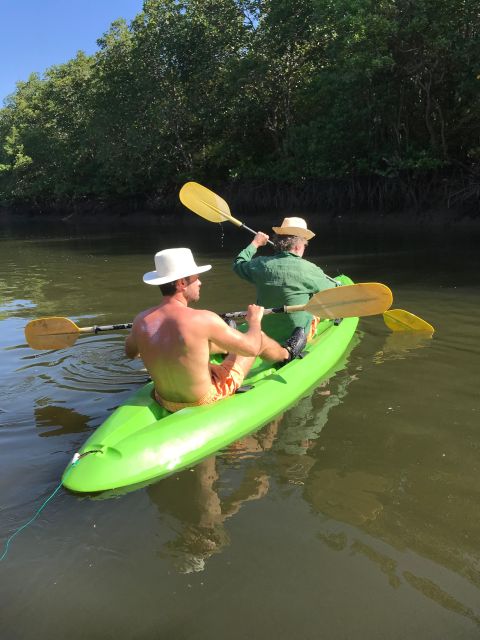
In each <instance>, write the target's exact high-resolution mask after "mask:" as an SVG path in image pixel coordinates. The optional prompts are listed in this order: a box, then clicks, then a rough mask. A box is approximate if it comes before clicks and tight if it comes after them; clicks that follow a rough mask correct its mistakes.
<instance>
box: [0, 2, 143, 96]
mask: <svg viewBox="0 0 480 640" xmlns="http://www.w3.org/2000/svg"><path fill="white" fill-rule="evenodd" d="M142 5H143V2H142V0H0V107H1V106H2V104H3V100H4V98H5V97H6V96H7V95H8V94H10V93H13V92H14V91H15V83H16V82H17V81H18V80H27V79H28V76H29V75H30V73H32V72H34V71H37V72H38V73H43V72H44V71H45V69H47V68H48V67H51V66H52V65H54V64H62V63H63V62H66V61H67V60H70V59H71V58H73V57H74V56H75V55H76V53H77V51H78V50H79V49H82V50H83V51H85V53H87V54H91V53H93V52H94V51H96V49H97V45H96V40H97V38H99V37H100V36H101V35H102V34H103V33H105V31H107V30H108V28H109V26H110V24H111V23H112V22H113V21H114V20H116V19H117V18H125V19H126V20H127V22H130V20H132V18H134V17H135V16H136V15H137V14H138V13H140V11H141V10H142Z"/></svg>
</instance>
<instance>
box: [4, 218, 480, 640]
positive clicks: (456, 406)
mask: <svg viewBox="0 0 480 640" xmlns="http://www.w3.org/2000/svg"><path fill="white" fill-rule="evenodd" d="M274 221H275V222H276V220H274ZM251 224H252V226H253V225H254V224H255V223H251ZM223 226H225V225H223ZM312 226H316V227H317V228H318V227H319V226H321V224H320V222H317V223H316V225H313V224H312ZM325 226H326V227H327V228H326V229H325V230H324V231H323V232H321V233H319V234H318V236H317V238H315V240H314V241H313V242H312V243H311V245H310V247H309V249H308V251H309V254H308V256H307V257H308V258H310V259H311V260H313V261H315V262H317V263H318V264H320V265H321V266H322V267H323V268H324V269H325V271H326V272H327V273H329V274H330V275H332V276H335V275H337V274H339V273H346V274H348V275H350V276H351V277H352V278H353V279H354V280H356V281H364V282H367V281H378V282H384V283H385V284H388V285H389V286H390V287H391V288H392V290H393V293H394V307H399V308H403V309H407V310H409V311H411V312H413V313H416V314H417V315H419V316H421V317H423V318H425V319H426V320H428V321H429V322H430V323H431V324H433V325H434V327H435V328H436V332H435V334H434V336H433V338H431V339H429V338H426V337H424V336H421V335H418V334H407V335H399V334H393V333H392V332H390V331H389V330H388V329H387V327H386V326H385V324H384V323H383V320H382V317H381V316H376V317H370V318H363V319H361V321H360V323H359V327H358V330H357V333H356V336H355V339H354V340H353V341H352V343H351V345H350V348H349V349H348V351H347V353H346V354H345V356H344V357H343V358H342V359H341V360H340V361H339V363H338V365H337V367H336V370H335V371H334V372H333V373H332V375H331V377H330V378H328V379H325V380H319V382H318V385H317V387H316V388H315V389H314V390H313V391H311V392H309V393H308V395H307V396H306V397H304V398H300V399H299V400H298V402H297V403H296V405H295V406H293V407H292V408H291V409H289V410H288V411H286V412H285V413H284V414H283V415H280V416H278V419H277V420H275V421H274V422H272V423H270V424H268V425H265V427H263V428H262V429H261V430H260V431H257V432H256V433H254V434H251V435H250V436H249V437H246V438H244V439H243V440H241V441H239V442H236V443H235V444H233V445H232V446H231V447H228V448H227V449H225V450H222V451H220V452H219V453H218V454H217V455H216V456H214V457H211V458H209V459H206V460H204V461H203V462H202V463H200V464H199V465H197V466H196V467H195V468H193V469H187V470H185V471H183V472H181V473H177V474H175V475H173V476H171V477H169V478H167V479H165V480H161V481H158V482H156V483H155V482H153V483H152V484H151V485H149V486H146V487H144V488H140V489H137V490H135V491H123V492H113V493H107V494H103V495H102V494H100V495H97V496H78V495H74V494H71V493H69V492H68V491H66V490H64V489H62V488H60V489H59V491H58V492H57V493H56V494H55V496H54V497H53V498H52V499H51V501H50V502H49V503H48V504H47V505H46V507H45V509H44V510H43V511H42V512H41V513H40V514H39V516H38V518H37V519H36V520H34V521H33V522H30V523H29V524H28V526H26V527H25V528H24V529H23V530H22V531H21V532H19V533H18V535H17V536H16V537H15V538H14V539H13V540H12V541H11V543H10V545H9V547H8V553H6V555H5V547H4V545H5V544H6V543H7V541H8V539H9V537H10V536H11V535H12V534H13V533H14V532H15V531H16V530H17V529H18V528H19V527H21V526H22V525H24V524H26V523H27V522H28V521H29V520H30V519H31V518H33V516H34V515H35V513H36V511H37V509H39V508H40V507H41V505H42V504H43V503H44V502H45V501H46V500H47V499H48V498H49V496H51V494H52V493H53V492H54V491H55V489H56V488H57V487H58V485H59V482H60V477H61V474H62V472H63V469H64V468H65V466H66V465H67V463H68V462H69V460H70V459H71V456H72V454H73V453H74V452H75V451H76V450H77V449H78V448H79V447H80V445H81V444H82V443H83V442H84V441H85V440H86V439H87V437H88V436H89V435H90V434H91V433H92V432H93V430H94V429H95V428H96V427H97V426H98V425H99V424H100V423H101V422H102V421H103V420H105V418H106V417H107V416H108V415H109V414H110V413H111V412H112V411H113V409H114V408H115V407H116V406H118V405H119V404H120V403H122V402H123V401H124V400H125V399H126V398H127V397H128V396H129V395H130V394H131V393H132V392H133V391H134V390H136V389H137V388H138V387H139V385H141V384H142V383H143V382H144V381H145V379H146V376H145V373H144V372H143V371H142V370H141V364H140V363H139V362H133V363H132V362H130V361H127V360H126V359H125V358H124V355H123V340H124V337H125V332H123V333H122V332H117V333H113V332H112V333H105V334H101V335H98V336H85V337H81V338H79V339H78V340H77V342H76V343H75V345H74V346H71V347H69V348H66V349H62V350H58V351H33V350H32V349H30V348H29V347H28V345H27V344H26V343H25V338H24V334H23V330H24V326H25V324H26V323H27V322H28V321H29V320H32V319H34V318H39V317H44V316H55V315H57V316H66V317H69V318H72V319H73V320H74V321H75V322H77V324H79V325H80V326H81V325H92V324H110V323H120V322H129V321H131V320H132V319H133V317H134V316H135V314H136V313H137V312H138V311H140V310H142V309H144V308H146V307H149V306H152V305H154V304H155V303H156V302H157V300H158V299H159V297H158V296H159V295H160V294H159V292H158V290H157V289H156V288H154V287H148V286H146V285H144V284H143V283H142V281H141V278H142V275H143V273H144V272H146V271H149V270H151V269H152V268H153V254H154V253H155V251H157V250H159V249H162V248H167V247H169V246H189V247H191V248H192V249H193V250H194V253H195V255H196V257H197V258H198V261H199V262H200V263H201V262H202V261H203V262H209V263H211V264H213V269H212V270H211V271H210V272H208V273H207V274H204V276H202V282H203V287H202V299H201V306H203V307H205V308H210V309H213V310H214V311H218V312H220V311H235V310H240V309H244V308H245V306H246V304H247V303H248V302H253V301H254V300H253V297H254V296H253V290H252V288H251V287H250V286H249V285H248V284H247V283H245V282H242V281H240V280H239V279H238V278H236V276H235V275H234V274H233V273H232V271H231V259H232V257H233V256H234V255H235V254H236V253H237V252H238V250H240V249H241V248H242V247H243V246H245V245H246V244H248V241H249V236H248V234H247V233H245V232H244V231H241V230H238V229H236V228H234V227H231V228H225V229H223V227H220V226H217V225H213V224H210V225H208V223H206V222H203V221H199V223H198V224H197V225H194V224H191V222H190V220H188V221H182V222H181V223H179V224H178V225H177V226H176V227H175V228H165V227H162V225H161V224H160V223H159V222H156V223H150V224H144V225H140V224H138V225H137V226H133V225H131V226H129V227H126V226H125V224H124V223H121V222H119V223H115V224H113V225H111V227H110V228H105V227H97V226H96V225H94V224H93V223H90V224H80V222H79V221H78V222H77V221H76V223H75V224H69V223H68V222H65V223H64V224H61V225H60V226H58V227H47V226H46V225H44V224H41V223H36V224H34V223H31V222H30V223H28V225H24V226H12V225H11V224H7V223H5V224H4V226H3V228H2V229H1V231H0V390H1V393H0V555H1V554H2V553H4V557H3V560H2V561H1V562H0V638H1V640H30V639H34V638H35V639H37V638H50V639H52V640H57V639H58V640H60V639H62V640H63V639H65V638H68V639H69V640H77V639H84V638H85V639H89V640H96V639H98V640H105V639H110V638H112V639H113V638H115V640H123V639H125V640H126V639H134V640H137V639H138V640H150V639H159V638H162V639H163V638H165V639H172V640H177V639H178V640H183V639H185V640H186V639H188V640H197V639H198V640H204V639H205V640H207V639H208V640H217V639H218V640H220V639H223V638H229V640H235V639H240V638H242V639H243V638H245V639H247V638H248V639H256V638H259V639H260V638H261V639H263V638H275V639H278V640H290V639H293V638H299V639H302V640H303V639H312V640H314V639H317V638H325V639H329V640H330V639H332V640H337V639H347V638H355V639H365V640H375V639H377V638H378V639H397V638H398V639H404V638H420V639H422V640H424V639H430V638H431V639H432V640H433V639H435V640H438V639H444V638H445V639H449V640H456V639H460V638H468V639H470V638H472V639H473V638H478V637H479V635H480V420H479V418H480V395H479V391H478V385H479V382H480V376H479V374H480V366H479V355H480V341H479V338H480V329H479V313H478V311H479V293H480V258H479V256H478V249H477V246H478V234H477V233H472V232H471V231H460V230H458V229H457V230H455V229H436V230H432V229H426V228H417V229H416V230H410V231H408V230H401V231H400V230H399V229H397V230H393V229H390V230H389V231H387V230H382V229H381V228H379V229H376V230H369V231H367V230H365V229H364V228H362V227H361V226H360V225H359V226H358V227H357V228H356V229H351V228H350V227H348V226H346V228H342V227H341V226H338V225H337V226H336V227H335V228H330V227H328V226H327V225H325Z"/></svg>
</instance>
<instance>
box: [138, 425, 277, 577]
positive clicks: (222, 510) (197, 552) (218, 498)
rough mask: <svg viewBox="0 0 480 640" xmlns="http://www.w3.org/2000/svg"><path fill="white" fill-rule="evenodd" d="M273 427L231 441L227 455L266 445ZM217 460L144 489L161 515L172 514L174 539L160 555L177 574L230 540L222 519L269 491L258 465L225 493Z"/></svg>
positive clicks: (196, 567)
mask: <svg viewBox="0 0 480 640" xmlns="http://www.w3.org/2000/svg"><path fill="white" fill-rule="evenodd" d="M276 428H277V425H276V423H275V422H273V423H272V424H270V425H267V427H265V428H264V429H261V431H260V432H258V433H257V434H255V436H248V437H246V438H242V440H240V441H238V442H237V443H235V445H234V446H233V447H232V448H231V449H230V448H229V449H228V451H227V452H226V455H227V457H234V456H235V455H236V454H239V455H241V456H245V455H247V456H248V455H253V454H254V453H255V452H258V451H260V450H265V448H266V447H267V448H268V446H269V445H268V443H271V442H272V441H273V438H274V435H275V432H276ZM219 463H220V458H218V459H217V458H216V457H215V456H211V457H210V458H207V459H206V460H203V461H202V462H201V463H199V464H198V465H197V466H196V467H194V468H193V469H189V470H188V471H184V472H182V473H179V474H176V475H174V476H171V477H170V478H165V479H164V480H162V481H161V482H159V483H157V484H156V485H152V486H150V487H148V489H147V493H148V495H149V497H150V499H151V500H152V502H153V503H154V504H155V505H156V506H157V508H158V509H159V511H160V513H161V514H168V515H170V516H173V517H174V518H175V524H174V526H173V527H172V528H173V529H174V531H175V537H174V538H173V540H170V541H168V542H167V543H166V544H165V546H164V548H163V550H162V554H163V555H165V556H167V557H170V558H172V559H173V562H174V565H175V567H176V569H177V570H178V571H179V572H180V573H192V572H198V571H203V570H204V568H205V564H206V561H207V560H208V558H210V557H211V556H213V555H214V554H217V553H220V552H221V551H222V549H223V548H224V547H225V546H227V545H228V544H229V543H230V538H229V535H228V533H227V530H226V527H225V522H226V520H227V519H228V518H231V517H232V516H234V515H235V514H237V513H238V512H239V511H240V509H241V507H242V505H243V504H244V503H246V502H250V501H252V500H259V499H260V498H262V497H263V496H265V495H266V493H267V492H268V489H269V479H268V475H267V474H266V473H265V472H264V471H261V470H259V468H258V467H257V466H254V467H251V468H247V469H246V470H245V472H244V474H243V477H242V479H241V481H240V483H239V485H238V487H237V488H236V489H234V490H232V491H230V493H229V494H228V495H223V493H221V492H220V490H219V489H220V488H219V486H218V480H219V475H218V470H217V467H218V465H219Z"/></svg>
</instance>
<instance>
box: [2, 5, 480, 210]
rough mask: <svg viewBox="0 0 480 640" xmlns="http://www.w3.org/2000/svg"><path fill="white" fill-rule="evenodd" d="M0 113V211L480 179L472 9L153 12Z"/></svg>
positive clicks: (479, 33)
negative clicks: (316, 185)
mask: <svg viewBox="0 0 480 640" xmlns="http://www.w3.org/2000/svg"><path fill="white" fill-rule="evenodd" d="M98 45H99V50H98V52H97V53H96V54H95V55H93V56H86V55H85V54H83V53H81V52H80V53H79V54H78V55H77V56H76V57H75V58H74V59H73V60H71V61H69V62H67V63H66V64H64V65H59V66H55V67H52V68H50V69H48V70H47V71H46V72H45V74H44V75H43V76H42V77H39V76H38V75H36V74H32V76H31V77H30V78H29V79H28V81H27V82H21V83H19V84H18V86H17V90H16V92H15V93H14V94H13V95H12V96H10V97H9V99H8V100H7V102H6V104H5V107H4V108H3V109H1V110H0V200H3V201H12V200H17V201H46V202H55V201H61V202H65V201H75V200H79V199H81V198H86V197H88V198H96V199H113V198H117V199H118V198H130V197H136V198H139V197H140V198H141V197H155V196H159V195H161V194H162V193H163V192H164V190H165V189H167V188H169V187H170V186H171V185H174V184H178V183H181V182H183V181H184V180H185V179H190V178H196V179H199V180H201V179H208V180H209V181H210V182H211V181H213V180H218V179H228V178H235V179H249V178H259V179H262V180H266V181H274V180H286V181H291V182H296V181H301V180H303V179H305V178H313V179H321V178H330V177H346V176H360V175H379V176H386V177H393V176H397V175H399V174H401V173H402V172H413V173H417V174H418V173H422V172H435V171H437V170H439V169H443V170H445V169H449V168H452V167H456V166H460V167H462V168H463V170H467V169H469V168H470V169H471V168H472V167H475V166H478V162H479V160H480V153H479V149H480V98H479V96H480V92H479V88H480V80H479V77H480V67H479V66H478V65H479V63H478V61H479V60H480V14H479V12H478V7H477V6H476V5H475V3H473V2H467V0H449V1H447V0H378V1H376V2H373V0H335V1H333V0H181V1H179V0H146V1H145V2H144V6H143V11H142V12H141V13H140V14H139V15H138V16H137V17H136V18H135V19H134V20H133V21H132V23H131V24H130V25H128V24H126V23H125V22H124V21H123V20H119V21H117V22H114V23H113V24H112V25H111V27H110V29H109V30H108V31H107V33H105V34H104V35H103V36H102V37H101V38H100V39H99V40H98Z"/></svg>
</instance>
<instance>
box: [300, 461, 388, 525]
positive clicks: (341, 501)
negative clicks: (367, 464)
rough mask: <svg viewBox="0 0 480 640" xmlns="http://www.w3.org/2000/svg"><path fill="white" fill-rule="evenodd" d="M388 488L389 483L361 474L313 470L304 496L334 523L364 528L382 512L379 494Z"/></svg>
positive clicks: (358, 472) (368, 474)
mask: <svg viewBox="0 0 480 640" xmlns="http://www.w3.org/2000/svg"><path fill="white" fill-rule="evenodd" d="M388 489H389V483H388V482H387V480H385V479H384V478H382V477H380V476H374V475H372V474H370V473H365V472H362V471H353V472H351V473H349V472H347V473H344V474H341V473H339V472H338V471H337V470H336V469H319V470H316V469H313V470H312V472H311V473H310V476H309V479H308V485H307V486H306V487H305V493H304V497H305V499H306V500H307V502H309V503H310V504H311V505H312V506H313V507H314V508H315V509H316V510H317V511H321V512H322V513H324V514H325V515H328V516H329V517H330V518H334V519H335V520H342V521H344V522H349V523H350V524H353V525H362V524H364V523H365V522H366V521H368V520H376V519H377V518H378V516H379V515H380V513H381V512H382V510H383V505H382V503H381V502H380V501H379V500H378V498H377V495H378V494H380V495H382V494H384V493H386V491H387V490H388Z"/></svg>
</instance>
